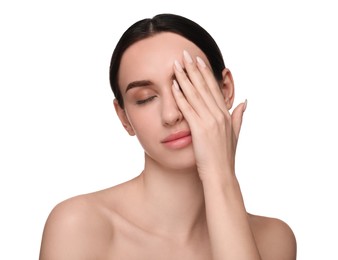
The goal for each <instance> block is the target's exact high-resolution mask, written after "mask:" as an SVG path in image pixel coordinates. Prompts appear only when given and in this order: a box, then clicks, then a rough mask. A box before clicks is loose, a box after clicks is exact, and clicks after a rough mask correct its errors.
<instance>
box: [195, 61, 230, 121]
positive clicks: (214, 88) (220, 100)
mask: <svg viewBox="0 0 338 260" xmlns="http://www.w3.org/2000/svg"><path fill="white" fill-rule="evenodd" d="M196 60H197V66H198V68H199V70H200V72H201V74H202V76H203V78H204V80H205V82H206V83H207V85H208V86H209V88H210V92H211V94H212V96H213V98H214V100H215V101H216V104H217V105H218V107H219V108H220V109H221V110H222V111H223V112H224V113H226V114H228V115H229V111H228V109H227V107H226V104H225V101H224V96H223V94H222V91H221V89H220V86H219V83H218V82H217V80H216V78H215V76H214V73H213V72H212V71H211V69H210V68H209V67H208V66H207V65H206V63H205V62H204V61H203V59H202V58H201V57H198V56H197V57H196Z"/></svg>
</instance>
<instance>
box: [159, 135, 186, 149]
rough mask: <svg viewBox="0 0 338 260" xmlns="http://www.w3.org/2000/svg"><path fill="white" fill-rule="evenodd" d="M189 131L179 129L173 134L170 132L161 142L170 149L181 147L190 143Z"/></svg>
mask: <svg viewBox="0 0 338 260" xmlns="http://www.w3.org/2000/svg"><path fill="white" fill-rule="evenodd" d="M191 141H192V139H191V133H190V131H179V132H176V133H173V134H170V135H169V136H167V137H166V138H164V139H163V140H162V141H161V143H163V144H164V145H165V146H166V147H167V148H170V149H182V148H184V147H186V146H188V145H190V144H191Z"/></svg>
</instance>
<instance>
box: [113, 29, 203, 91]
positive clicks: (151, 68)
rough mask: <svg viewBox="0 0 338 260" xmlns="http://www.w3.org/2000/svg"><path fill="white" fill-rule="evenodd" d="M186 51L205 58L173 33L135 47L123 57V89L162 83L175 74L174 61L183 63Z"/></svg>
mask: <svg viewBox="0 0 338 260" xmlns="http://www.w3.org/2000/svg"><path fill="white" fill-rule="evenodd" d="M183 50H187V51H188V52H189V53H190V54H191V56H193V57H196V56H200V57H201V58H203V59H204V60H205V61H206V63H207V64H209V63H208V61H207V58H206V56H205V54H204V53H203V52H202V51H201V50H200V49H199V48H198V47H197V46H196V45H195V44H194V43H193V42H191V41H189V40H188V39H186V38H184V37H182V36H180V35H178V34H175V33H171V32H164V33H159V34H156V35H154V36H152V37H149V38H146V39H143V40H141V41H138V42H136V43H134V44H133V45H131V46H130V47H129V48H128V49H127V50H126V51H125V52H124V54H123V56H122V59H121V63H120V69H119V74H118V78H119V85H120V87H121V88H122V89H123V88H124V87H125V86H126V85H127V84H128V83H130V82H131V81H135V80H144V79H148V80H149V79H150V80H152V79H162V78H165V77H167V76H168V75H169V74H170V75H171V74H172V72H173V64H174V60H179V61H181V62H182V53H183Z"/></svg>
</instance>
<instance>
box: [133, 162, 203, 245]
mask: <svg viewBox="0 0 338 260" xmlns="http://www.w3.org/2000/svg"><path fill="white" fill-rule="evenodd" d="M139 180H140V183H141V186H142V193H143V196H144V201H145V209H144V210H145V212H147V215H148V216H149V224H150V225H151V229H152V230H153V231H154V232H156V233H159V234H162V235H166V234H168V235H169V234H170V235H171V236H172V234H177V235H178V236H180V238H181V239H182V240H187V239H189V237H191V236H192V235H193V234H194V233H196V232H198V233H199V232H203V228H204V227H205V225H204V224H205V223H206V221H205V206H204V195H203V188H202V183H201V181H200V178H199V176H198V173H197V170H196V169H195V168H192V169H186V170H174V169H168V168H164V167H162V166H160V165H158V164H156V163H155V162H154V161H152V160H151V159H150V158H146V163H145V169H144V171H143V172H142V174H141V175H140V178H139Z"/></svg>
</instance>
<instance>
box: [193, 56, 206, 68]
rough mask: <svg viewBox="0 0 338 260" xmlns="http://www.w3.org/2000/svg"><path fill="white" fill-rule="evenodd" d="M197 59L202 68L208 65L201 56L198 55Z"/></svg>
mask: <svg viewBox="0 0 338 260" xmlns="http://www.w3.org/2000/svg"><path fill="white" fill-rule="evenodd" d="M196 60H197V62H198V64H200V65H201V66H202V68H205V67H206V66H207V65H206V64H205V62H204V61H203V60H202V59H201V58H200V57H198V56H197V57H196Z"/></svg>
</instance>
